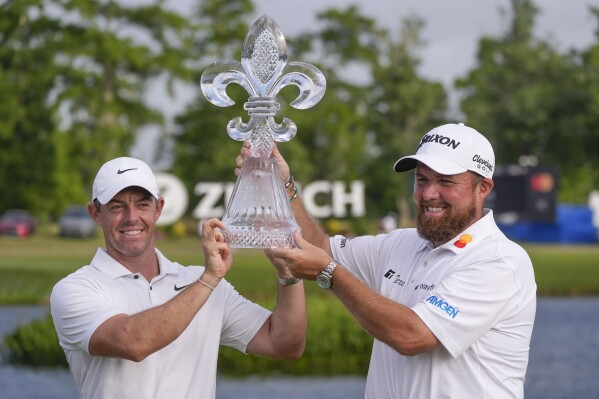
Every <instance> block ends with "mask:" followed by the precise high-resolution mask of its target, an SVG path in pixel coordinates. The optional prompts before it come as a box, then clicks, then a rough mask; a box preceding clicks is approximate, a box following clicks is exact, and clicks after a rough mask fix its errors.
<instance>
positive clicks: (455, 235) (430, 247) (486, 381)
mask: <svg viewBox="0 0 599 399" xmlns="http://www.w3.org/2000/svg"><path fill="white" fill-rule="evenodd" d="M248 146H249V144H247V143H244V147H243V148H242V151H241V155H240V156H239V157H238V158H237V166H238V168H239V167H240V166H241V165H242V163H243V160H244V159H245V158H246V157H247V156H249V152H248ZM273 156H275V157H276V158H277V160H278V163H279V168H280V171H281V177H282V179H283V180H284V181H287V185H286V186H287V187H289V191H288V194H289V196H290V198H295V197H296V194H297V190H296V188H295V187H294V184H293V178H292V177H291V174H290V171H289V166H288V165H287V163H286V162H285V160H284V159H283V158H282V156H281V155H280V153H279V152H278V150H277V149H276V148H275V150H274V151H273ZM414 169H415V183H414V201H415V205H416V217H417V220H416V225H417V227H416V229H412V228H409V229H397V230H394V231H392V232H390V233H388V234H379V235H377V236H363V237H357V238H351V239H350V238H346V237H343V236H335V237H329V236H328V235H326V233H324V231H323V230H322V228H321V227H320V226H319V225H318V223H317V222H316V221H315V220H314V219H313V218H311V217H310V216H309V215H308V214H307V212H306V210H305V209H304V207H303V205H302V202H301V197H300V198H299V199H296V200H295V201H292V204H291V205H292V209H293V212H294V214H295V217H296V220H297V222H298V224H299V225H300V227H301V228H302V235H303V237H302V236H300V235H299V233H298V234H296V236H295V240H296V245H297V248H293V249H286V248H281V249H274V250H273V251H272V255H273V256H275V257H277V258H279V259H281V260H283V261H285V263H286V265H287V267H288V268H289V270H290V271H291V273H292V274H293V276H295V277H299V278H302V279H306V280H316V282H317V284H318V285H319V286H320V287H322V288H324V289H330V290H331V291H333V293H334V294H335V295H336V296H337V297H338V298H339V300H341V302H342V303H343V304H344V305H345V307H346V308H347V309H348V310H349V312H350V313H351V314H352V315H353V317H354V318H355V319H356V320H357V321H358V322H359V323H360V325H361V326H362V327H363V328H364V329H365V330H366V331H367V332H368V333H369V334H370V335H372V336H373V337H374V338H375V340H374V346H373V350H372V357H371V361H370V368H369V372H368V378H367V382H366V393H365V397H366V398H368V399H385V398H389V399H391V398H393V399H402V398H404V399H405V398H434V399H438V398H472V399H474V398H476V399H479V398H522V397H523V395H524V388H523V386H524V377H525V373H526V368H527V364H528V352H529V344H530V338H531V334H532V328H533V323H534V317H535V311H536V283H535V279H534V273H533V268H532V264H531V261H530V258H529V257H528V255H527V254H526V252H525V251H524V250H523V249H522V248H521V247H520V246H518V245H517V244H515V243H513V242H511V241H510V240H508V239H507V238H506V237H505V235H504V234H502V232H501V231H500V230H499V229H498V228H497V226H496V224H495V222H494V220H493V212H492V211H491V210H489V209H484V208H483V204H484V201H485V198H486V197H487V196H488V195H489V193H490V192H491V190H492V188H493V180H491V179H492V176H493V170H494V169H495V156H494V153H493V148H492V147H491V144H490V143H489V141H488V140H487V139H486V138H485V137H483V136H482V135H481V134H480V133H479V132H477V131H476V130H474V129H472V128H470V127H467V126H464V125H463V124H446V125H443V126H439V127H437V128H435V129H433V130H431V131H430V132H428V133H427V134H426V135H424V137H423V138H422V140H421V141H420V144H419V146H418V150H417V152H416V154H415V155H411V156H406V157H403V158H401V159H399V160H398V161H397V162H396V164H395V166H394V170H395V171H396V172H405V171H408V170H414ZM236 173H238V169H236Z"/></svg>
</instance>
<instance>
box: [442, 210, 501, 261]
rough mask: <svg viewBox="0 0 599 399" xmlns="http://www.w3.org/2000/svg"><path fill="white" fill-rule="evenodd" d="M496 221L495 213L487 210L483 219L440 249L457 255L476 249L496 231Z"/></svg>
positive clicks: (484, 211)
mask: <svg viewBox="0 0 599 399" xmlns="http://www.w3.org/2000/svg"><path fill="white" fill-rule="evenodd" d="M494 226H495V221H494V219H493V211H492V210H491V209H487V208H485V209H484V210H483V217H482V218H480V219H479V220H477V221H476V223H474V224H473V225H471V226H469V227H468V228H467V229H466V230H464V231H462V232H461V233H460V234H458V235H457V236H455V237H454V238H452V239H451V240H449V241H447V242H446V243H445V244H443V245H441V246H439V248H444V249H448V250H450V251H452V252H454V253H455V254H459V253H462V252H464V251H466V250H468V249H470V248H473V247H476V246H477V245H478V243H480V242H481V241H482V240H484V239H485V238H486V237H488V236H489V235H491V233H492V232H493V231H494V229H493V227H494Z"/></svg>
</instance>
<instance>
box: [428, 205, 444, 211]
mask: <svg viewBox="0 0 599 399" xmlns="http://www.w3.org/2000/svg"><path fill="white" fill-rule="evenodd" d="M426 210H427V211H429V212H441V211H442V210H443V208H433V207H432V206H428V207H427V208H426Z"/></svg>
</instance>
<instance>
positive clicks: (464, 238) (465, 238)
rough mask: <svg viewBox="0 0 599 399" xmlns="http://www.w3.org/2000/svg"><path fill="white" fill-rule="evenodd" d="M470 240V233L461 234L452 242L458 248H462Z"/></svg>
mask: <svg viewBox="0 0 599 399" xmlns="http://www.w3.org/2000/svg"><path fill="white" fill-rule="evenodd" d="M471 241H472V236H471V235H470V234H462V236H461V237H460V239H459V240H457V241H456V242H454V243H453V245H455V246H456V247H458V248H464V247H465V246H466V244H468V243H469V242H471Z"/></svg>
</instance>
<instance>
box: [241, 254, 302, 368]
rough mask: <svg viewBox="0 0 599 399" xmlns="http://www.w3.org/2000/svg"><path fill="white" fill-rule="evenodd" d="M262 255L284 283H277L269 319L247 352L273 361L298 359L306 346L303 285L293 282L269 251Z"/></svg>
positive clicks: (251, 342) (286, 270)
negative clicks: (273, 304)
mask: <svg viewBox="0 0 599 399" xmlns="http://www.w3.org/2000/svg"><path fill="white" fill-rule="evenodd" d="M265 253H266V255H267V256H268V258H269V259H270V260H271V262H272V264H273V265H274V267H275V269H276V271H277V275H278V277H279V278H280V279H282V280H283V281H284V283H281V282H279V284H278V300H277V305H276V306H275V308H274V310H273V313H272V315H271V317H270V318H269V319H268V320H266V322H265V323H264V325H263V326H262V328H260V330H259V331H258V333H257V334H256V335H255V336H254V338H253V339H252V340H251V341H250V343H249V344H248V347H247V352H248V353H254V354H259V355H263V356H270V357H276V358H298V357H300V356H301V355H302V353H303V352H304V348H305V344H306V327H307V315H306V297H305V295H304V283H303V281H302V280H301V279H300V280H295V282H294V280H293V276H292V275H291V272H290V271H289V269H287V267H286V266H285V263H284V262H283V261H281V260H280V259H275V258H273V257H272V255H271V250H265ZM284 284H288V285H284Z"/></svg>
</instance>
